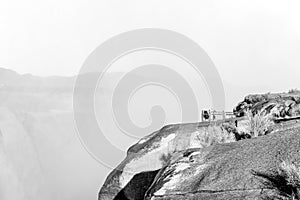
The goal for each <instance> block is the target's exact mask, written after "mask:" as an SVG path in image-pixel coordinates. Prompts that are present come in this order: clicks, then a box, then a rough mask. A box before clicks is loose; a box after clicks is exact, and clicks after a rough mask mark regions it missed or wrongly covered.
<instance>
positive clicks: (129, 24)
mask: <svg viewBox="0 0 300 200" xmlns="http://www.w3.org/2000/svg"><path fill="white" fill-rule="evenodd" d="M299 10H300V2H299V1H297V0H295V1H287V0H286V1H278V0H277V1H276V0H264V1H262V0H251V1H244V0H226V1H223V0H219V1H217V0H189V1H179V0H151V1H141V0H129V1H124V0H107V1H103V0H101V1H99V0H97V1H86V0H43V1H38V0H27V1H21V0H1V1H0V67H6V68H9V69H13V70H15V71H17V72H19V73H33V74H36V75H46V76H47V75H74V74H76V73H77V72H78V70H79V68H80V66H81V64H82V63H83V61H84V60H85V58H86V57H87V56H88V55H89V53H90V52H91V51H92V50H93V49H94V48H96V47H97V46H98V45H100V44H101V43H102V42H103V41H105V40H107V39H108V38H110V37H112V36H114V35H116V34H119V33H122V32H124V31H128V30H132V29H137V28H144V27H156V28H165V29H170V30H174V31H178V32H180V33H183V34H185V35H187V36H188V37H190V38H191V39H193V40H194V41H196V42H198V44H200V45H201V46H202V47H203V48H204V49H205V50H206V52H207V53H208V54H209V56H210V57H211V58H212V59H213V61H214V63H215V64H216V66H217V68H218V70H219V72H220V74H221V76H222V79H223V80H224V81H226V82H228V83H230V84H232V85H235V86H253V85H257V86H265V85H268V87H266V88H270V90H275V89H276V90H278V89H279V90H282V89H287V88H291V87H297V86H298V85H300V79H299V78H298V75H299V71H300V69H299V64H300V56H298V53H299V52H300V22H299V19H300V12H299Z"/></svg>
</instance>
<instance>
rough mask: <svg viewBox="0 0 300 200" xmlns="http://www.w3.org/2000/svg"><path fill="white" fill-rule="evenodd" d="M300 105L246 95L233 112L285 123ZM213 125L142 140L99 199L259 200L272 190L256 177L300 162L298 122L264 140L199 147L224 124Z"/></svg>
mask: <svg viewBox="0 0 300 200" xmlns="http://www.w3.org/2000/svg"><path fill="white" fill-rule="evenodd" d="M299 103H300V97H299V94H268V95H250V96H248V97H246V98H245V99H244V101H243V102H241V103H240V104H239V105H238V106H237V107H236V108H235V111H236V113H240V116H243V115H244V112H246V110H248V109H249V110H250V111H252V112H253V113H256V112H259V111H266V112H265V113H267V114H272V115H273V116H274V117H283V118H288V117H289V116H298V114H297V112H298V104H299ZM281 112H286V113H285V114H286V115H283V114H282V115H279V116H276V113H279V114H280V113H281ZM288 113H290V114H289V115H288ZM227 125H228V124H227ZM213 126H214V127H215V128H217V130H215V129H213V131H212V132H211V130H210V127H211V125H209V124H208V123H194V124H179V125H169V126H167V127H164V128H163V129H161V130H159V131H157V132H155V133H153V134H151V135H149V136H148V137H145V138H143V139H142V140H140V141H139V142H138V143H137V144H136V145H134V146H132V147H131V148H130V149H129V150H128V154H127V157H126V159H125V160H124V161H123V162H122V163H121V164H120V165H119V166H118V167H117V168H116V169H115V170H114V171H113V172H112V173H111V174H110V175H109V176H108V177H107V180H106V182H105V183H104V185H103V187H102V188H101V190H100V193H99V200H108V199H114V200H127V199H128V200H143V199H147V200H150V199H151V200H156V199H157V200H177V199H178V200H186V199H191V200H192V199H206V200H213V199H249V200H250V199H264V198H267V197H269V196H270V195H272V194H274V193H275V191H274V190H272V189H270V188H269V187H267V186H266V185H265V184H263V182H262V178H261V177H260V176H258V174H264V173H267V172H270V171H274V170H275V171H276V169H277V168H278V166H279V165H280V163H281V162H282V161H285V160H289V161H291V162H295V163H300V154H299V144H300V124H299V123H298V121H297V120H294V121H292V123H290V122H289V124H285V123H282V124H279V125H276V126H278V127H279V129H276V130H274V131H273V132H272V133H269V134H268V135H265V136H259V137H257V138H252V139H245V140H240V141H232V140H228V141H227V142H226V141H223V142H225V143H223V144H218V142H216V143H214V142H211V143H208V145H203V141H205V140H207V135H206V133H209V134H213V132H214V131H218V130H223V128H222V127H223V126H224V122H219V123H216V124H214V125H213ZM208 130H210V131H208Z"/></svg>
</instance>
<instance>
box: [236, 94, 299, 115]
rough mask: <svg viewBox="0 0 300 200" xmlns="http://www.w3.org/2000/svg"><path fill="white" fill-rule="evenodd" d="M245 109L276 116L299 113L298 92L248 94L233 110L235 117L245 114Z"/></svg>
mask: <svg viewBox="0 0 300 200" xmlns="http://www.w3.org/2000/svg"><path fill="white" fill-rule="evenodd" d="M247 110H251V111H252V112H253V113H258V112H266V113H267V114H271V115H273V116H274V117H277V118H287V117H294V116H299V115H300V93H299V92H293V93H278V94H269V93H268V94H255V95H248V96H246V97H245V98H244V100H243V101H242V102H240V103H239V104H238V105H237V106H236V107H235V108H234V110H233V112H234V113H235V115H236V116H237V117H242V116H245V114H246V112H247Z"/></svg>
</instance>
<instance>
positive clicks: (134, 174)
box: [98, 123, 222, 200]
mask: <svg viewBox="0 0 300 200" xmlns="http://www.w3.org/2000/svg"><path fill="white" fill-rule="evenodd" d="M209 129H210V127H209V123H190V124H177V125H168V126H166V127H164V128H162V129H161V130H159V131H157V132H154V133H153V134H151V135H149V136H147V137H145V138H143V139H141V140H140V141H139V142H138V143H137V144H135V145H133V146H132V147H131V148H129V150H128V153H127V157H126V158H125V160H124V161H123V162H122V163H121V164H120V165H119V166H118V167H117V168H116V169H114V170H113V171H112V172H111V173H110V175H109V176H108V177H107V179H106V181H105V183H104V185H103V186H102V188H101V190H100V192H99V198H98V199H99V200H112V199H115V200H117V199H122V200H126V199H130V200H136V199H143V198H142V197H143V195H144V193H145V191H146V190H147V189H148V187H150V185H151V184H152V182H153V181H154V178H155V176H156V174H157V173H158V172H159V170H160V169H161V168H162V167H164V166H165V165H166V164H167V163H168V162H169V161H170V160H171V159H174V158H175V157H176V153H177V152H181V151H183V150H186V149H191V148H203V147H204V144H205V141H204V142H203V141H201V140H199V136H201V134H206V133H207V132H208V131H209ZM215 129H217V130H216V131H218V129H220V130H221V129H222V126H221V123H217V124H216V126H215Z"/></svg>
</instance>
